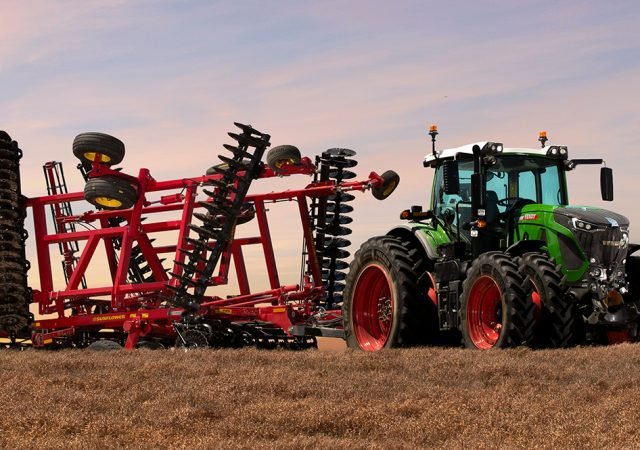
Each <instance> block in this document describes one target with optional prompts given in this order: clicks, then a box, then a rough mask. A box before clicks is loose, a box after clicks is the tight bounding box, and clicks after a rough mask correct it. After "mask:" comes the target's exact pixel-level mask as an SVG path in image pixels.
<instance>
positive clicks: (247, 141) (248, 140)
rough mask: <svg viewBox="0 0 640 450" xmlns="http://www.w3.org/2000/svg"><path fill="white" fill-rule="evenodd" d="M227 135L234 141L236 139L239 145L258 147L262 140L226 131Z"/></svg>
mask: <svg viewBox="0 0 640 450" xmlns="http://www.w3.org/2000/svg"><path fill="white" fill-rule="evenodd" d="M227 134H228V135H229V137H230V138H231V139H233V140H235V141H238V143H239V144H240V145H248V146H249V147H260V146H261V145H263V141H261V140H260V139H256V138H254V137H252V136H249V135H246V134H236V133H227Z"/></svg>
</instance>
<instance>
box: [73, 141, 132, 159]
mask: <svg viewBox="0 0 640 450" xmlns="http://www.w3.org/2000/svg"><path fill="white" fill-rule="evenodd" d="M73 154H74V155H75V156H76V158H78V159H79V160H80V161H82V164H85V165H89V166H90V165H91V164H92V163H93V162H94V161H97V162H99V163H102V164H106V165H108V166H113V165H115V164H119V163H121V162H122V159H123V158H124V144H123V143H122V141H121V140H120V139H117V138H114V137H113V136H109V135H108V134H103V133H82V134H79V135H77V136H76V138H75V139H74V140H73Z"/></svg>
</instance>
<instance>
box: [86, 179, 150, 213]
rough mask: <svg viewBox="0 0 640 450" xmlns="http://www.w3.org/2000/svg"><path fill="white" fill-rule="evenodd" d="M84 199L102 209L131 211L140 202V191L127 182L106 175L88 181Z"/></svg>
mask: <svg viewBox="0 0 640 450" xmlns="http://www.w3.org/2000/svg"><path fill="white" fill-rule="evenodd" d="M84 198H85V200H86V201H88V202H89V203H91V204H92V205H94V206H96V207H97V208H100V209H111V210H117V209H129V208H131V207H132V206H133V205H134V204H135V203H136V201H138V191H137V190H136V188H134V187H133V186H132V185H131V184H129V183H128V182H127V181H126V180H122V179H120V178H117V177H112V176H108V175H106V176H103V177H98V178H91V179H90V180H89V181H87V184H85V186H84Z"/></svg>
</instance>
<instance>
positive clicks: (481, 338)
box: [460, 252, 535, 350]
mask: <svg viewBox="0 0 640 450" xmlns="http://www.w3.org/2000/svg"><path fill="white" fill-rule="evenodd" d="M527 283H528V282H527V281H526V279H525V276H524V275H523V274H522V273H521V272H520V270H519V269H518V265H517V264H516V263H515V262H514V261H513V260H512V259H511V258H510V257H509V256H508V255H505V254H504V253H502V252H487V253H484V254H482V255H480V256H479V257H478V258H476V259H475V260H474V261H473V264H472V265H471V268H470V269H469V272H468V273H467V279H466V280H465V281H464V284H463V287H462V298H461V311H460V318H461V327H462V336H463V339H464V344H465V346H466V347H468V348H474V349H481V350H487V349H490V348H505V347H515V346H518V345H522V344H528V343H530V342H531V340H532V338H533V330H534V325H535V305H534V304H533V302H531V295H530V291H531V289H530V287H529V285H528V284H527Z"/></svg>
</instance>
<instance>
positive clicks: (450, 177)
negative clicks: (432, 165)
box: [442, 161, 460, 195]
mask: <svg viewBox="0 0 640 450" xmlns="http://www.w3.org/2000/svg"><path fill="white" fill-rule="evenodd" d="M442 181H443V184H444V193H445V194H447V195H453V194H458V193H460V176H459V175H458V161H445V162H443V163H442Z"/></svg>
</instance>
